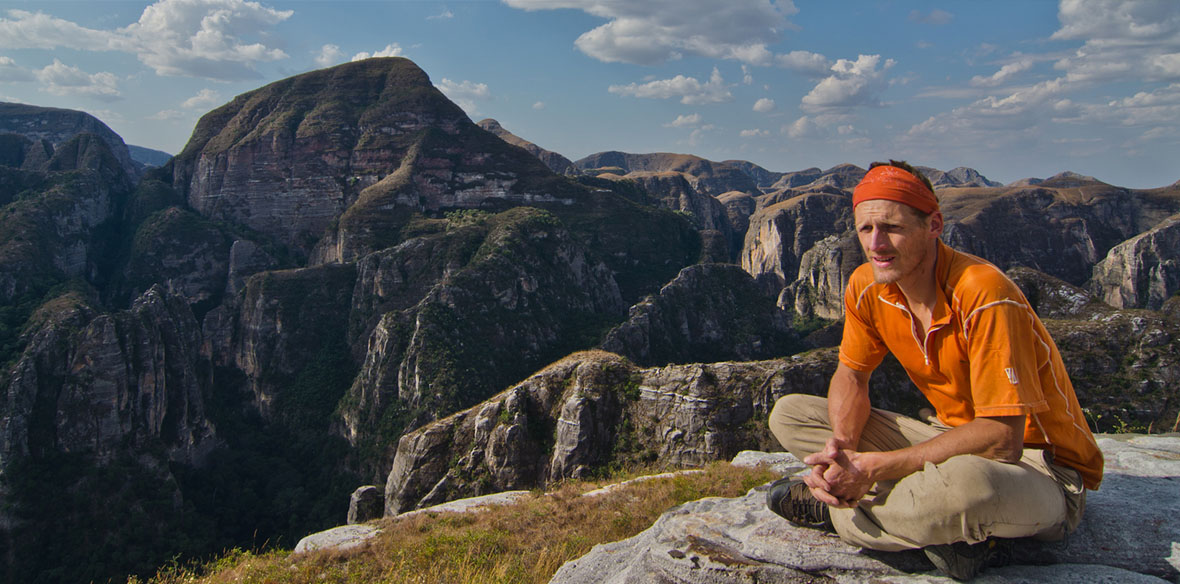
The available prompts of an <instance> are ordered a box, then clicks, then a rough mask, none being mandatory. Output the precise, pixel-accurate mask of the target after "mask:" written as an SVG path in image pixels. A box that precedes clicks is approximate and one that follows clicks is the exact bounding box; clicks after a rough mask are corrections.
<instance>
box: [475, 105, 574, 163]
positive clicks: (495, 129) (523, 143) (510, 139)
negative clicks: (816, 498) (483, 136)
mask: <svg viewBox="0 0 1180 584" xmlns="http://www.w3.org/2000/svg"><path fill="white" fill-rule="evenodd" d="M477 125H478V126H479V127H481V128H483V129H485V130H487V131H489V132H491V133H493V134H495V135H496V136H498V137H499V138H500V139H501V140H503V141H505V142H507V143H509V144H512V145H513V146H520V147H521V148H524V149H525V150H528V152H529V154H532V155H533V156H536V157H537V158H539V159H541V162H544V163H545V166H548V167H549V170H552V171H553V172H556V173H557V174H569V175H575V174H578V173H579V172H580V171H579V170H578V167H577V166H576V165H574V163H573V161H571V160H570V159H568V158H566V157H564V156H562V155H560V154H558V153H556V152H552V151H550V150H546V149H544V148H541V147H540V146H537V145H536V144H533V143H532V142H529V141H528V140H525V139H524V138H521V137H519V136H517V135H516V134H513V133H512V132H509V131H508V130H506V129H504V126H501V125H500V122H497V121H496V120H493V119H491V118H488V119H485V120H480V121H479V123H478V124H477Z"/></svg>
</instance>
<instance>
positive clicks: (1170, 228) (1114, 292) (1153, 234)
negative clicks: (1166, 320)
mask: <svg viewBox="0 0 1180 584" xmlns="http://www.w3.org/2000/svg"><path fill="white" fill-rule="evenodd" d="M1177 249H1180V215H1173V216H1171V217H1169V218H1168V219H1166V220H1165V221H1163V222H1162V223H1160V224H1159V225H1156V226H1155V227H1152V228H1151V229H1149V230H1147V231H1145V232H1143V233H1140V234H1139V235H1136V236H1135V237H1132V238H1131V239H1128V240H1127V241H1124V242H1123V243H1120V244H1118V245H1116V246H1114V247H1112V248H1111V249H1110V251H1109V252H1108V253H1107V254H1106V258H1105V259H1103V260H1102V261H1101V262H1098V263H1097V264H1096V265H1095V266H1094V271H1093V277H1092V278H1091V280H1090V288H1091V290H1093V291H1094V292H1095V293H1096V294H1098V295H1099V297H1100V298H1101V299H1102V300H1103V302H1106V303H1107V304H1109V305H1111V306H1115V307H1119V308H1150V309H1153V310H1158V309H1159V308H1160V307H1161V306H1163V304H1164V302H1165V301H1167V300H1168V299H1169V298H1171V297H1172V296H1174V295H1175V294H1176V292H1177V291H1180V258H1178V257H1177V256H1176V250H1177Z"/></svg>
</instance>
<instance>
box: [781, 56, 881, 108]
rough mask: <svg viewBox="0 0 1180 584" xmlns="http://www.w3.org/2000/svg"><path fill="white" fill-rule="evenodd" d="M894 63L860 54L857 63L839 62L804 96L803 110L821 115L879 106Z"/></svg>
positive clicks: (845, 60)
mask: <svg viewBox="0 0 1180 584" xmlns="http://www.w3.org/2000/svg"><path fill="white" fill-rule="evenodd" d="M894 64H895V61H894V60H893V59H886V60H885V61H884V63H882V62H881V55H860V56H858V57H857V59H856V60H855V61H849V60H848V59H840V60H838V61H836V64H835V65H832V68H831V73H832V74H831V75H829V76H828V77H825V78H824V79H823V80H822V81H820V82H819V84H818V85H816V86H815V88H813V89H812V90H811V92H810V93H808V94H807V95H805V96H803V102H802V108H803V109H804V111H808V112H820V111H825V110H832V109H847V108H853V107H857V106H875V105H879V104H880V100H879V99H878V96H879V95H880V93H881V91H883V90H884V89H885V88H886V87H887V86H888V82H887V81H886V79H885V71H886V70H888V69H889V68H891V67H893V65H894ZM878 65H880V68H879V69H878Z"/></svg>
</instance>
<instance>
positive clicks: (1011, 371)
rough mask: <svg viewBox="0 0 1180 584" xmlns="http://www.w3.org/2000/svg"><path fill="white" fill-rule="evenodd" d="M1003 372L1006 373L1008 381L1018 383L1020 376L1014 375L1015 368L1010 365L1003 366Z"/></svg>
mask: <svg viewBox="0 0 1180 584" xmlns="http://www.w3.org/2000/svg"><path fill="white" fill-rule="evenodd" d="M1004 373H1006V374H1007V375H1008V382H1009V383H1011V384H1012V385H1020V378H1019V377H1017V376H1016V370H1015V369H1013V368H1011V367H1005V368H1004Z"/></svg>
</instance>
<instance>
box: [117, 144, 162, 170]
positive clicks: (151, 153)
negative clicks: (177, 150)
mask: <svg viewBox="0 0 1180 584" xmlns="http://www.w3.org/2000/svg"><path fill="white" fill-rule="evenodd" d="M127 151H128V152H129V153H130V154H131V160H134V161H135V162H137V163H139V164H140V165H141V166H144V167H149V166H164V165H165V164H167V163H168V161H169V160H172V155H171V154H168V153H167V152H162V151H160V150H153V149H151V148H144V147H143V146H135V145H134V144H128V145H127Z"/></svg>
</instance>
